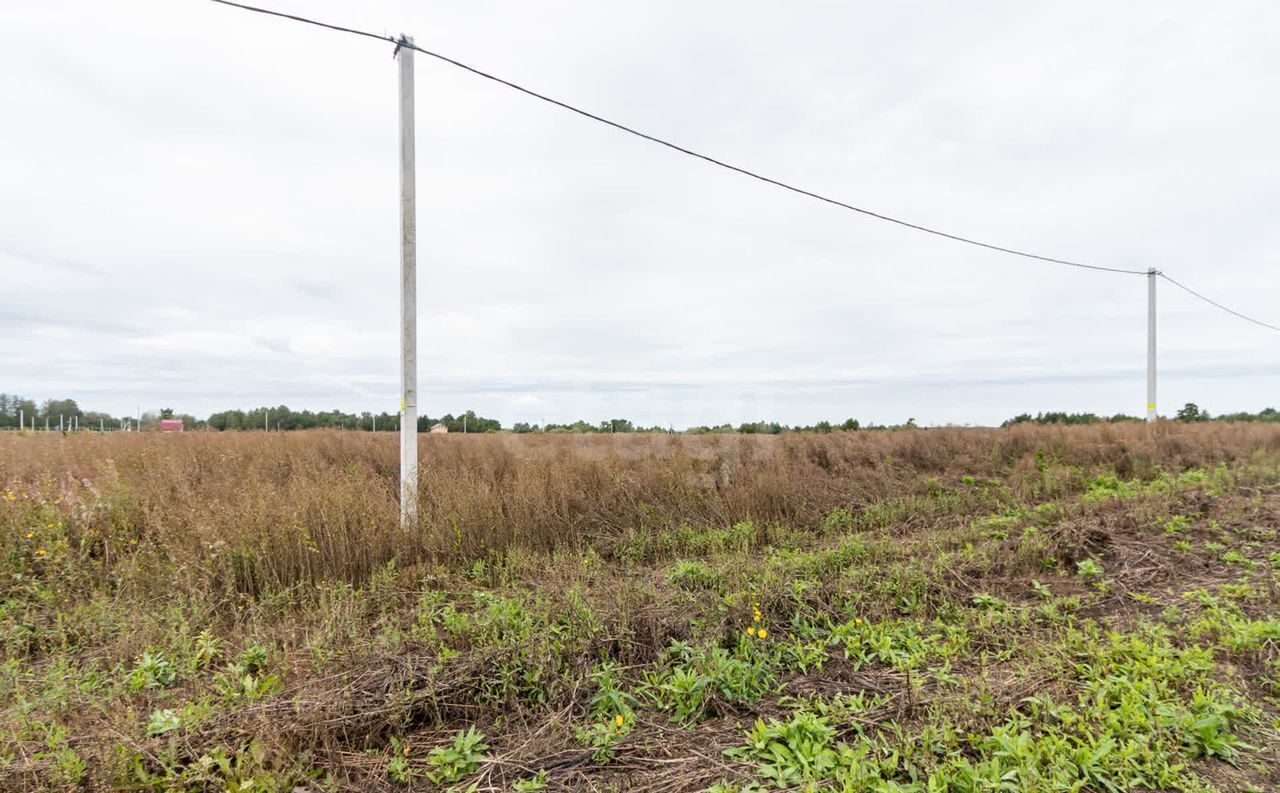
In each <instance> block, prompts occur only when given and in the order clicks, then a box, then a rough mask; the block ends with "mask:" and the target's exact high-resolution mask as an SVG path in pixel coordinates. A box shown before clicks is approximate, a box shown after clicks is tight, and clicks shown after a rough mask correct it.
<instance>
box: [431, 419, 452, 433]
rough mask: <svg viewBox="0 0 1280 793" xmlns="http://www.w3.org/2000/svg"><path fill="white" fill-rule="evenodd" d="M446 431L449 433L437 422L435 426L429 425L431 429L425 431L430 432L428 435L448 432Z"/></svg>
mask: <svg viewBox="0 0 1280 793" xmlns="http://www.w3.org/2000/svg"><path fill="white" fill-rule="evenodd" d="M448 431H449V428H448V427H446V426H445V425H444V424H443V423H441V422H438V421H437V422H436V423H435V424H432V425H431V429H429V430H427V432H430V433H436V432H448Z"/></svg>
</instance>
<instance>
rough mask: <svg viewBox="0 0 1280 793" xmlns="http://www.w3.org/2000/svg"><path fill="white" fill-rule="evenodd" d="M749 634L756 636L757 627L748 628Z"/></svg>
mask: <svg viewBox="0 0 1280 793" xmlns="http://www.w3.org/2000/svg"><path fill="white" fill-rule="evenodd" d="M747 635H748V636H755V635H756V629H755V628H747Z"/></svg>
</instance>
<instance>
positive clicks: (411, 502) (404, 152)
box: [395, 35, 418, 529]
mask: <svg viewBox="0 0 1280 793" xmlns="http://www.w3.org/2000/svg"><path fill="white" fill-rule="evenodd" d="M412 43H413V39H411V38H409V37H408V36H405V35H401V36H400V46H397V47H396V52H395V54H396V56H397V57H399V59H400V525H401V526H402V527H403V528H406V529H408V528H416V526H417V524H418V272H417V270H418V258H417V210H416V207H415V196H414V187H415V180H414V167H415V166H414V145H413V143H414V137H413V136H414V126H413V50H412V49H410V48H409V47H406V46H403V45H406V44H412Z"/></svg>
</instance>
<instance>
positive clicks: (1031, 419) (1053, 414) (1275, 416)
mask: <svg viewBox="0 0 1280 793" xmlns="http://www.w3.org/2000/svg"><path fill="white" fill-rule="evenodd" d="M1173 418H1174V420H1175V421H1280V411H1278V410H1276V409H1275V408H1263V409H1262V410H1260V411H1258V412H1257V413H1243V412H1242V413H1223V414H1222V415H1220V416H1212V415H1210V414H1209V411H1207V410H1204V409H1203V408H1201V407H1200V406H1199V405H1197V404H1196V403H1194V402H1188V403H1187V404H1185V405H1183V406H1182V408H1181V409H1179V410H1178V412H1177V413H1175V414H1174V415H1173ZM1123 421H1142V419H1141V418H1139V417H1138V416H1128V415H1125V414H1124V413H1117V414H1116V415H1114V416H1109V417H1108V416H1099V415H1097V414H1096V413H1064V412H1061V411H1050V412H1048V413H1037V414H1035V415H1034V416H1033V415H1031V414H1030V413H1019V414H1018V415H1016V416H1014V417H1013V418H1011V419H1009V420H1008V421H1006V422H1004V423H1003V424H1001V425H1000V426H1002V427H1010V426H1013V425H1014V424H1097V423H1099V422H1112V423H1117V422H1123Z"/></svg>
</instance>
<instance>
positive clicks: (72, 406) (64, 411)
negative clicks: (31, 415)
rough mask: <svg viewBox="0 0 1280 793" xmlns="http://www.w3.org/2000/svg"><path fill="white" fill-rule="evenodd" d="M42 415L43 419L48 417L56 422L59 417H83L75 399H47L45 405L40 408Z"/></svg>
mask: <svg viewBox="0 0 1280 793" xmlns="http://www.w3.org/2000/svg"><path fill="white" fill-rule="evenodd" d="M40 415H41V417H42V418H44V417H48V418H49V419H50V420H52V421H56V420H57V418H58V417H59V416H62V417H64V418H68V419H69V418H71V417H72V416H79V415H82V414H81V412H80V406H79V405H77V404H76V401H75V400H74V399H46V400H45V402H44V404H43V405H41V406H40Z"/></svg>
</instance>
